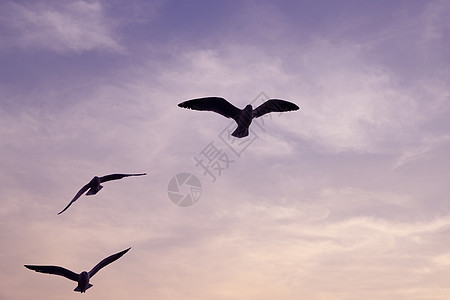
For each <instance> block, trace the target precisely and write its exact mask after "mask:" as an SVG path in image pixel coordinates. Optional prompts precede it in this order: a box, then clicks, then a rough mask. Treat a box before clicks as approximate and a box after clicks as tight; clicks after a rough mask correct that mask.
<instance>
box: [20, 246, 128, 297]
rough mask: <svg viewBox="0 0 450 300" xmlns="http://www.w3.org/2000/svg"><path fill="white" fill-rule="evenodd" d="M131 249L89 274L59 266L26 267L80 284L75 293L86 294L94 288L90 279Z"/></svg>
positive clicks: (111, 258)
mask: <svg viewBox="0 0 450 300" xmlns="http://www.w3.org/2000/svg"><path fill="white" fill-rule="evenodd" d="M130 249H131V247H130V248H128V249H125V250H123V251H121V252H119V253H116V254H113V255H111V256H108V257H107V258H105V259H104V260H102V261H101V262H99V263H98V264H97V265H96V266H95V267H93V268H92V270H90V271H89V272H86V271H83V272H81V273H80V274H77V273H75V272H72V271H70V270H67V269H65V268H63V267H58V266H35V265H25V267H26V268H28V269H30V270H34V271H36V272H41V273H47V274H53V275H60V276H64V277H66V278H68V279H70V280H73V281H76V282H78V285H77V287H76V288H75V289H74V291H75V292H80V293H85V292H86V290H87V289H88V288H90V287H91V286H92V284H90V283H89V279H91V278H92V277H93V276H94V275H95V274H96V273H97V272H98V271H100V269H101V268H103V267H106V266H107V265H109V264H110V263H112V262H114V261H116V260H118V259H119V258H120V257H122V255H124V254H125V253H127V252H128V250H130Z"/></svg>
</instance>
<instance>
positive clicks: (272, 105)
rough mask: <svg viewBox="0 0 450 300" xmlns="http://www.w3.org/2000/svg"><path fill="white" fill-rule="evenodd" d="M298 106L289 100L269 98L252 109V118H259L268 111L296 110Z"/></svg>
mask: <svg viewBox="0 0 450 300" xmlns="http://www.w3.org/2000/svg"><path fill="white" fill-rule="evenodd" d="M298 109H299V107H298V106H297V105H296V104H294V103H292V102H289V101H285V100H280V99H269V100H267V101H266V102H264V103H263V104H261V105H260V106H258V107H257V108H255V109H254V110H253V114H252V115H253V118H259V117H261V116H262V115H265V114H267V113H270V112H283V111H293V110H298Z"/></svg>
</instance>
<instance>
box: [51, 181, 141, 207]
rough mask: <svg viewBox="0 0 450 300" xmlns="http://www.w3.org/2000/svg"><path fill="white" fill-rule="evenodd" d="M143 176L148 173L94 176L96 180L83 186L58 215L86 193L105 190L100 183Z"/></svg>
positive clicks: (91, 193) (87, 194)
mask: <svg viewBox="0 0 450 300" xmlns="http://www.w3.org/2000/svg"><path fill="white" fill-rule="evenodd" d="M142 175H147V173H140V174H110V175H105V176H103V177H97V176H94V178H92V179H91V181H89V183H88V184H86V185H85V186H83V187H82V188H81V189H80V190H79V191H78V193H77V194H76V195H75V197H73V199H72V201H70V202H69V204H68V205H67V206H66V207H65V208H64V209H63V210H62V211H60V212H59V213H58V215H59V214H62V213H63V212H64V211H65V210H66V209H68V208H69V206H71V205H72V203H74V202H75V201H77V199H78V198H80V197H81V195H83V193H84V192H86V191H88V192H87V193H86V196H89V195H95V194H97V193H98V192H99V191H100V190H101V189H102V188H103V186H102V185H101V184H100V183H103V182H107V181H111V180H117V179H122V178H124V177H129V176H142Z"/></svg>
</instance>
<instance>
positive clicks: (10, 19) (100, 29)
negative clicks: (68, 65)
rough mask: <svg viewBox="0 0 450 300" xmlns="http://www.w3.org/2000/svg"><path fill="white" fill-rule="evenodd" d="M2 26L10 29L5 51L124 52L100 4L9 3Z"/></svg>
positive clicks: (5, 9)
mask: <svg viewBox="0 0 450 300" xmlns="http://www.w3.org/2000/svg"><path fill="white" fill-rule="evenodd" d="M2 11H3V12H2V15H1V16H0V22H1V23H3V25H4V26H5V27H6V28H8V29H9V31H8V34H7V38H5V39H3V42H2V46H1V47H2V48H10V47H19V48H21V49H24V50H27V51H31V50H34V49H44V50H50V51H55V52H58V53H66V52H75V53H80V52H85V51H90V50H96V49H97V50H108V51H113V52H117V51H119V52H120V51H122V47H121V46H120V45H119V43H118V41H117V39H116V38H115V37H114V33H113V30H112V25H113V24H112V22H110V21H109V20H108V19H107V18H106V16H105V14H104V12H103V7H102V5H101V4H100V3H99V2H85V1H76V2H64V3H63V4H62V3H59V2H47V3H33V4H18V3H13V2H9V3H6V4H5V5H4V7H3V9H2Z"/></svg>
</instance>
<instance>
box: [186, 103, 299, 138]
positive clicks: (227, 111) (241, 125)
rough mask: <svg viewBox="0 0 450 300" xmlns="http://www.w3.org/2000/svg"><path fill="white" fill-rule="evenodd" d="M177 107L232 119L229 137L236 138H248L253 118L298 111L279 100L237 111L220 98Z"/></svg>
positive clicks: (295, 106)
mask: <svg viewBox="0 0 450 300" xmlns="http://www.w3.org/2000/svg"><path fill="white" fill-rule="evenodd" d="M178 106H179V107H184V108H189V109H194V110H204V111H213V112H216V113H218V114H221V115H222V116H224V117H226V118H232V119H233V120H235V121H236V123H237V128H236V130H235V131H234V132H233V133H232V134H231V135H232V136H234V137H237V138H242V137H246V136H248V128H249V127H250V124H251V123H252V120H253V119H254V118H259V117H261V116H263V115H265V114H267V113H270V112H285V111H294V110H298V109H299V107H298V106H297V105H296V104H294V103H292V102H289V101H285V100H280V99H269V100H267V101H266V102H264V103H263V104H261V105H260V106H258V107H257V108H255V109H253V107H252V106H251V105H250V104H249V105H247V106H246V107H245V108H244V109H239V108H237V107H235V106H234V105H233V104H231V103H230V102H228V101H227V100H225V99H224V98H220V97H206V98H198V99H192V100H187V101H184V102H181V103H180V104H178Z"/></svg>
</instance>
